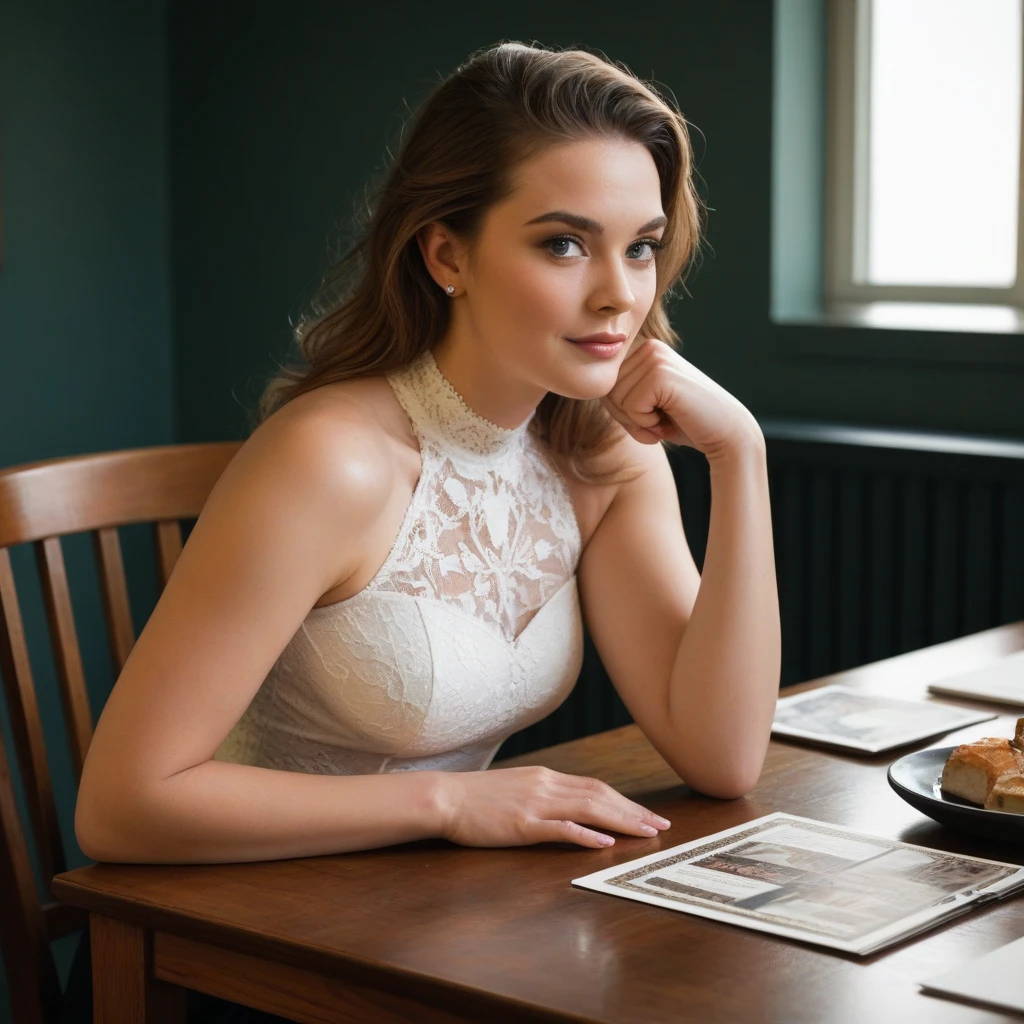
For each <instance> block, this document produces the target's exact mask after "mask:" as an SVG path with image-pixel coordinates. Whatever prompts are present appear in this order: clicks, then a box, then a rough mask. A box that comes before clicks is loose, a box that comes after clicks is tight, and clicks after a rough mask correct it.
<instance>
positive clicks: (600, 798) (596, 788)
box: [570, 776, 670, 834]
mask: <svg viewBox="0 0 1024 1024" xmlns="http://www.w3.org/2000/svg"><path fill="white" fill-rule="evenodd" d="M570 790H571V791H574V796H575V798H576V799H577V800H578V801H580V804H579V805H577V806H581V805H586V808H587V809H588V811H589V812H590V813H604V814H611V815H613V816H614V818H609V819H602V820H600V821H599V820H597V819H596V818H591V817H586V816H584V817H580V815H579V814H576V813H574V814H573V815H572V817H573V818H574V819H575V820H576V821H589V822H590V823H591V824H600V825H607V827H610V828H611V827H617V826H616V825H615V824H614V822H615V821H624V822H628V823H631V825H632V826H636V825H639V826H642V827H644V828H646V827H651V828H654V829H655V830H656V831H660V830H661V829H666V828H668V827H669V825H670V822H669V821H668V820H667V819H665V818H663V817H661V815H659V814H655V813H654V812H653V811H651V810H648V809H647V808H646V807H644V806H642V805H641V804H638V803H637V802H636V801H635V800H630V799H629V797H625V796H623V795H622V794H621V793H620V792H619V791H618V790H616V789H613V788H612V787H611V786H609V785H608V784H607V783H606V782H601V781H600V780H599V779H592V778H587V777H585V776H579V777H578V781H577V782H576V784H575V785H573V786H571V787H570ZM620 831H621V830H620ZM646 834H649V833H646Z"/></svg>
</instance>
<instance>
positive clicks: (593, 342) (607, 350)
mask: <svg viewBox="0 0 1024 1024" xmlns="http://www.w3.org/2000/svg"><path fill="white" fill-rule="evenodd" d="M627 337H628V335H625V334H609V333H608V332H604V333H602V334H587V335H585V336H584V337H582V338H568V339H566V340H567V341H571V342H572V343H573V344H574V345H575V346H576V347H577V348H582V349H585V350H586V351H587V352H589V353H590V354H591V355H592V356H598V357H599V358H602V359H610V358H611V357H612V356H614V355H616V354H618V351H619V349H621V348H622V345H623V343H624V342H625V340H626V338H627Z"/></svg>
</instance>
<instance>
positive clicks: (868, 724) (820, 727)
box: [772, 684, 996, 754]
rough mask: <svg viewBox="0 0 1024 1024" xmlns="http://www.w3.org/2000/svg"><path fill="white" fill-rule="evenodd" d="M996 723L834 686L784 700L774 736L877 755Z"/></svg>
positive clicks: (966, 712) (936, 704)
mask: <svg viewBox="0 0 1024 1024" xmlns="http://www.w3.org/2000/svg"><path fill="white" fill-rule="evenodd" d="M995 717H996V715H995V714H994V713H993V712H989V711H976V710H972V709H970V708H962V707H956V706H954V705H952V704H943V703H942V702H941V701H937V700H900V699H898V698H896V697H882V696H876V695H874V694H870V693H860V692H859V691H857V690H852V689H850V688H849V687H846V686H840V685H838V684H836V685H832V686H823V687H821V688H820V689H816V690H805V691H804V692H803V693H796V694H793V696H791V697H780V698H779V699H778V702H777V703H776V705H775V721H774V722H773V723H772V735H773V736H778V737H781V738H783V739H805V740H812V741H814V742H816V743H822V744H826V745H828V746H832V747H841V748H843V749H845V750H854V751H859V752H861V753H865V754H877V753H879V752H880V751H883V750H889V749H891V748H893V747H901V746H904V745H905V744H907V743H915V742H917V741H918V740H922V739H926V738H927V737H929V736H938V735H940V734H942V733H944V732H951V731H952V730H954V729H962V728H963V727H964V726H967V725H975V724H976V723H978V722H987V721H988V720H989V719H992V718H995Z"/></svg>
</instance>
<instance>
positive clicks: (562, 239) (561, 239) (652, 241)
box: [541, 235, 665, 263]
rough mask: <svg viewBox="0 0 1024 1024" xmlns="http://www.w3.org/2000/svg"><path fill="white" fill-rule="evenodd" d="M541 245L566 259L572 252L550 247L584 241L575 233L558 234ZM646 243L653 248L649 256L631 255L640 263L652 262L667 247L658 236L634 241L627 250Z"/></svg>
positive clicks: (581, 243) (558, 256) (578, 243)
mask: <svg viewBox="0 0 1024 1024" xmlns="http://www.w3.org/2000/svg"><path fill="white" fill-rule="evenodd" d="M541 245H542V246H543V247H546V248H548V252H550V253H551V255H552V256H555V257H557V258H559V259H565V258H567V257H568V256H569V255H570V253H568V252H565V251H562V252H556V251H554V250H553V249H552V248H550V247H551V246H555V245H559V246H565V245H575V246H579V247H582V245H583V242H582V241H581V240H580V239H578V238H576V237H574V236H573V235H557V236H555V237H554V238H548V239H545V240H544V241H543V242H542V243H541ZM645 245H646V246H647V247H648V248H649V249H650V250H651V252H650V255H649V256H634V257H631V258H632V259H634V260H635V261H636V262H638V263H650V262H651V261H652V260H653V259H654V257H655V256H656V254H657V251H658V250H659V249H664V248H665V246H664V244H663V243H662V242H659V241H658V240H657V239H656V238H641V239H640V240H639V241H636V242H634V243H633V244H632V245H631V246H630V247H629V249H627V250H626V251H627V252H630V251H632V250H634V249H637V248H638V247H642V246H645Z"/></svg>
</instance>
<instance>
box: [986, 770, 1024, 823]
mask: <svg viewBox="0 0 1024 1024" xmlns="http://www.w3.org/2000/svg"><path fill="white" fill-rule="evenodd" d="M985 807H986V809H988V810H990V811H1009V812H1010V813H1011V814H1024V774H1021V773H1019V772H1010V774H1008V775H1003V776H1002V777H1001V778H998V779H996V783H995V785H994V786H993V787H992V791H991V792H990V793H989V795H988V798H987V799H986V800H985Z"/></svg>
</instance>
